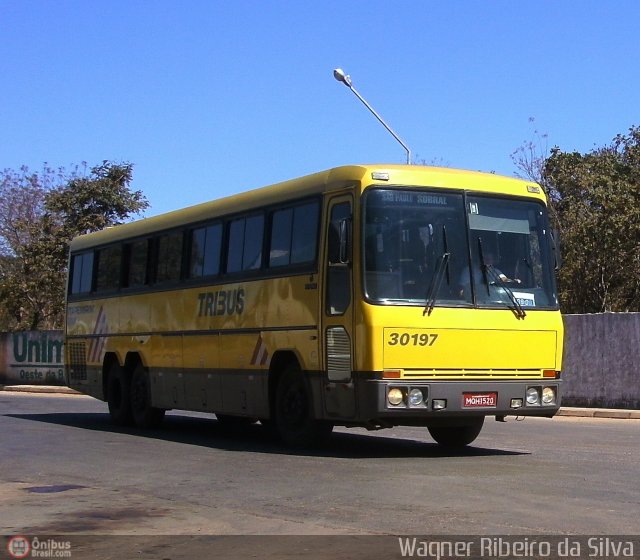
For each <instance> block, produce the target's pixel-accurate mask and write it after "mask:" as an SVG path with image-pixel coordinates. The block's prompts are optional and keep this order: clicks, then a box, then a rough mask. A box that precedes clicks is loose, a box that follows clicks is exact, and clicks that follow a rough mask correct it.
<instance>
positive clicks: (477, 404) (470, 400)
mask: <svg viewBox="0 0 640 560" xmlns="http://www.w3.org/2000/svg"><path fill="white" fill-rule="evenodd" d="M496 406H498V393H463V394H462V407H463V408H485V407H493V408H495V407H496Z"/></svg>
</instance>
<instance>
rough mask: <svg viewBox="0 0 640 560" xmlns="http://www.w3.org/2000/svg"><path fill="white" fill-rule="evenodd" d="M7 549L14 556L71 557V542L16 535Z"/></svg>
mask: <svg viewBox="0 0 640 560" xmlns="http://www.w3.org/2000/svg"><path fill="white" fill-rule="evenodd" d="M7 551H8V552H9V554H10V556H11V557H12V558H71V543H70V542H69V541H59V540H56V539H39V538H38V537H33V538H32V539H29V538H28V537H23V536H21V535H16V536H15V537H11V538H10V539H9V542H8V543H7Z"/></svg>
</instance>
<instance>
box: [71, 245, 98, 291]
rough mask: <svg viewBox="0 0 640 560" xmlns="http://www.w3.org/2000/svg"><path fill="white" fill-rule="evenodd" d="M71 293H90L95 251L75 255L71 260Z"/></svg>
mask: <svg viewBox="0 0 640 560" xmlns="http://www.w3.org/2000/svg"><path fill="white" fill-rule="evenodd" d="M71 274H72V276H71V285H70V289H71V294H72V295H75V294H88V293H89V292H91V288H92V280H93V251H89V252H86V253H81V254H79V255H74V256H73V259H72V262H71Z"/></svg>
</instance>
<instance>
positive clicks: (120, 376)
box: [107, 363, 133, 426]
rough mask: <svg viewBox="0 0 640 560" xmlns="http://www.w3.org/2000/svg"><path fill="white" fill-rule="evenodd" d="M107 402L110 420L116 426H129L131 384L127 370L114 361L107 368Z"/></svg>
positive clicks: (130, 418) (130, 419)
mask: <svg viewBox="0 0 640 560" xmlns="http://www.w3.org/2000/svg"><path fill="white" fill-rule="evenodd" d="M107 403H108V405H109V415H110V416H111V422H112V423H113V424H115V425H116V426H130V425H131V424H132V423H133V417H132V416H131V384H130V382H129V377H128V376H127V372H126V371H125V370H124V369H123V368H121V367H120V365H119V364H117V363H114V364H113V365H112V366H111V368H110V369H109V378H108V380H107Z"/></svg>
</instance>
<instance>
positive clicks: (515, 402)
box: [511, 399, 523, 408]
mask: <svg viewBox="0 0 640 560" xmlns="http://www.w3.org/2000/svg"><path fill="white" fill-rule="evenodd" d="M522 404H523V402H522V399H511V408H522Z"/></svg>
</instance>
